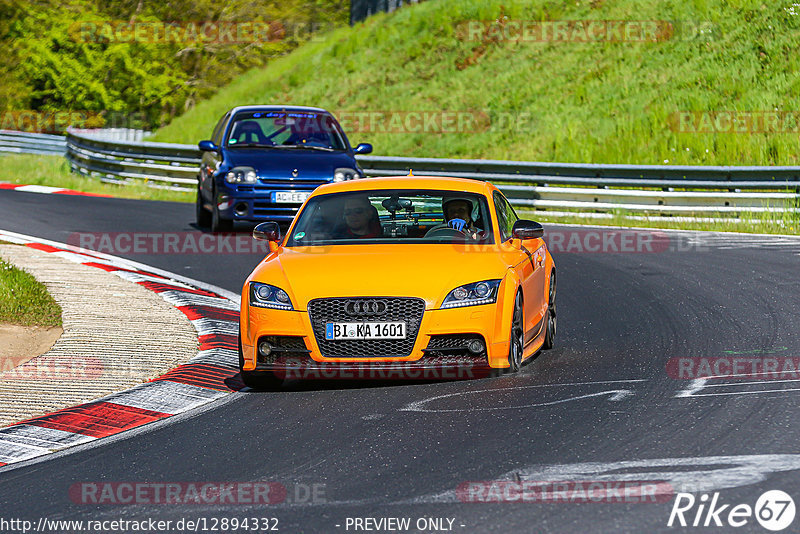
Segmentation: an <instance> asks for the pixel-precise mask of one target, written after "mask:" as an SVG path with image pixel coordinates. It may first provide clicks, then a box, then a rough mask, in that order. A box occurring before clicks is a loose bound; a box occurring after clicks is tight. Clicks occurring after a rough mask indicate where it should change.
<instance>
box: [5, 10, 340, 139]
mask: <svg viewBox="0 0 800 534" xmlns="http://www.w3.org/2000/svg"><path fill="white" fill-rule="evenodd" d="M347 6H348V4H347V2H346V0H301V1H299V2H293V3H292V4H291V5H286V3H284V2H280V1H278V0H254V1H253V2H248V3H225V2H223V3H220V2H212V1H210V0H196V1H195V0H173V1H170V2H158V1H155V0H141V1H139V0H135V1H127V0H126V1H122V2H114V3H106V2H102V1H100V0H68V1H66V2H62V1H56V0H38V1H37V0H21V1H17V0H0V49H2V50H3V51H4V56H5V57H4V61H3V62H2V65H0V75H2V76H3V79H4V81H3V84H2V87H0V112H3V111H8V110H36V111H40V112H45V113H47V112H64V111H88V112H95V113H96V114H101V117H102V118H100V119H96V120H94V121H93V122H91V123H89V124H86V126H88V127H96V126H101V125H103V122H104V121H105V122H106V125H110V126H114V125H118V126H128V127H154V126H158V125H160V124H163V123H165V122H167V121H169V120H170V119H171V118H172V117H174V116H175V115H176V114H179V113H183V112H184V111H186V110H187V109H190V108H191V107H192V106H193V105H194V104H195V102H197V101H198V100H203V99H205V98H208V97H209V96H211V95H212V94H214V93H215V92H216V91H217V90H218V89H219V87H221V86H223V85H224V84H226V83H227V82H229V81H230V80H231V79H233V78H234V77H235V76H236V75H238V74H240V73H242V72H244V71H246V70H248V69H250V68H253V67H257V66H263V65H265V64H266V63H267V62H269V61H270V60H271V59H273V58H275V57H278V56H280V55H282V54H285V53H286V52H288V51H290V50H292V49H294V48H296V47H297V46H298V45H299V44H300V43H302V42H304V41H307V40H308V39H309V38H311V37H312V35H313V34H312V32H311V30H312V29H318V28H320V27H324V28H327V27H330V26H334V25H342V24H344V23H345V22H346V20H347ZM159 22H162V23H183V24H184V27H185V25H186V23H189V24H191V23H195V24H196V27H197V28H198V29H200V28H203V26H202V24H203V23H208V24H216V23H226V22H227V23H229V22H236V23H252V22H256V23H263V24H264V27H269V28H271V30H270V32H269V33H266V32H265V33H264V34H263V35H264V39H262V40H259V41H257V42H254V41H253V39H249V38H248V37H249V35H252V34H245V36H244V39H242V40H241V41H243V42H239V41H240V40H237V42H233V43H231V42H220V41H214V40H211V41H203V40H198V39H194V40H192V39H180V40H179V41H178V42H176V40H175V39H171V40H165V39H163V38H162V39H160V42H159V40H158V39H156V38H153V36H154V35H158V34H153V33H146V32H143V33H142V34H140V35H141V37H139V38H137V37H136V34H133V33H127V34H126V33H125V32H124V31H123V30H124V28H125V26H122V25H123V24H124V23H137V24H139V28H140V29H142V28H144V29H147V28H148V26H147V25H145V24H142V23H153V26H150V27H153V28H157V27H163V26H160V25H157V23H159ZM211 33H212V34H213V31H212V32H211ZM232 35H235V34H232ZM123 116H124V117H127V118H128V119H133V120H127V121H125V122H123V121H121V120H119V119H117V118H115V117H123ZM109 121H111V122H113V123H114V124H109Z"/></svg>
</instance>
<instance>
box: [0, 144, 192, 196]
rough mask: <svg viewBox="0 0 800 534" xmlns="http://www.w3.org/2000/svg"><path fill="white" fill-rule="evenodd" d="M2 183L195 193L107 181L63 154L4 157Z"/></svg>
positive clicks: (89, 190) (87, 190)
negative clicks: (81, 170)
mask: <svg viewBox="0 0 800 534" xmlns="http://www.w3.org/2000/svg"><path fill="white" fill-rule="evenodd" d="M0 182H10V183H15V184H27V185H47V186H52V187H63V188H66V189H73V190H75V191H83V192H85V193H96V194H100V195H110V196H114V197H121V198H136V199H146V200H169V201H175V202H194V199H195V195H194V193H183V192H179V191H168V190H164V189H155V188H152V187H148V186H146V185H144V184H143V183H135V184H132V185H116V184H107V183H103V182H101V181H100V180H99V178H93V177H87V176H83V175H80V174H76V173H72V172H70V168H69V163H67V160H66V159H65V158H64V157H63V156H38V155H33V154H14V155H8V156H0Z"/></svg>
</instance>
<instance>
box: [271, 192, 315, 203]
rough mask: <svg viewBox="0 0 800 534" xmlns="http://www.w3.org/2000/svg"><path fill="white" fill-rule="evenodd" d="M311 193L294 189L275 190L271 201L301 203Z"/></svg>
mask: <svg viewBox="0 0 800 534" xmlns="http://www.w3.org/2000/svg"><path fill="white" fill-rule="evenodd" d="M310 196H311V193H298V192H295V191H275V192H274V193H273V197H272V201H273V202H275V203H277V204H302V203H303V202H305V201H306V199H307V198H308V197H310Z"/></svg>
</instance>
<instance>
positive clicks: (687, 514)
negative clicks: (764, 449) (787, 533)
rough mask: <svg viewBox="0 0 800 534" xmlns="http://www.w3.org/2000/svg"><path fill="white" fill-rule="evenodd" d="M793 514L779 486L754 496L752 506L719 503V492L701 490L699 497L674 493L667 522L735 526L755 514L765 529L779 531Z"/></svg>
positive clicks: (785, 525) (739, 525)
mask: <svg viewBox="0 0 800 534" xmlns="http://www.w3.org/2000/svg"><path fill="white" fill-rule="evenodd" d="M794 515H795V506H794V500H793V499H792V498H791V497H790V496H789V495H788V494H787V493H785V492H783V491H780V490H770V491H767V492H765V493H764V494H762V495H761V496H760V497H759V498H758V500H756V503H755V506H750V505H749V504H745V503H741V504H736V505H732V504H730V503H728V504H723V503H722V501H721V500H720V496H719V492H716V493H714V494H713V495H711V496H709V495H708V494H707V493H703V494H702V495H700V497H699V498H697V497H695V495H694V494H692V493H678V495H677V496H676V497H675V503H674V504H673V505H672V512H670V514H669V521H668V522H667V526H669V527H671V526H678V525H680V526H682V527H687V526H691V527H713V526H717V527H722V526H730V527H734V528H738V527H742V526H744V525H747V524H748V523H749V522H751V521H752V519H753V518H754V517H755V520H756V521H757V522H758V523H759V524H760V525H761V526H762V527H764V528H765V529H767V530H772V531H779V530H783V529H785V528H786V527H788V526H789V525H791V524H792V521H794Z"/></svg>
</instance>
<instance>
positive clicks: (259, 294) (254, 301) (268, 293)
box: [250, 282, 294, 310]
mask: <svg viewBox="0 0 800 534" xmlns="http://www.w3.org/2000/svg"><path fill="white" fill-rule="evenodd" d="M250 306H255V307H256V308H272V309H276V310H294V307H293V306H292V301H291V300H290V299H289V295H288V294H287V293H286V291H284V290H283V289H281V288H279V287H275V286H271V285H269V284H261V283H258V282H250Z"/></svg>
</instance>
